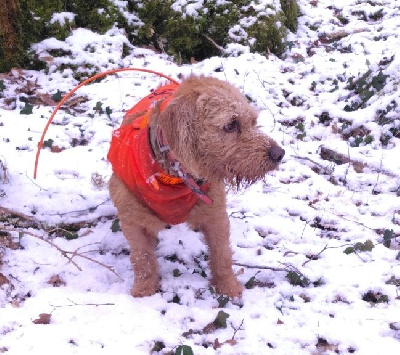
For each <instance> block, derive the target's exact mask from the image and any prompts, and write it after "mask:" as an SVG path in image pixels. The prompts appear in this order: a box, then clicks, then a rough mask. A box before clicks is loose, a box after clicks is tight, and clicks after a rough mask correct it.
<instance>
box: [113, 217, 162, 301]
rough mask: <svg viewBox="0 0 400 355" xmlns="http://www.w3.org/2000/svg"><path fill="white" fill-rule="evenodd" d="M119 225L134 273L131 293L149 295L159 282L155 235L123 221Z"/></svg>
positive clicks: (154, 291)
mask: <svg viewBox="0 0 400 355" xmlns="http://www.w3.org/2000/svg"><path fill="white" fill-rule="evenodd" d="M121 227H122V231H123V233H124V235H125V236H126V237H127V240H128V243H129V245H130V248H131V256H130V258H131V262H132V266H133V271H134V274H135V275H134V277H135V278H134V283H133V287H132V289H131V294H132V296H133V297H144V296H151V295H153V294H155V293H156V291H157V287H158V282H159V274H158V262H157V257H156V254H155V248H156V237H155V236H153V235H150V234H149V232H147V231H146V230H145V229H144V228H141V227H137V226H136V227H132V226H126V225H125V226H124V223H123V221H121Z"/></svg>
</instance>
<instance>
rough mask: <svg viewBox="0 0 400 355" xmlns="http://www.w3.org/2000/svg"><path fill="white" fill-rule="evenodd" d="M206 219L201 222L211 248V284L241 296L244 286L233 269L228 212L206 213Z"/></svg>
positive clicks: (227, 293)
mask: <svg viewBox="0 0 400 355" xmlns="http://www.w3.org/2000/svg"><path fill="white" fill-rule="evenodd" d="M204 217H205V218H206V219H208V220H206V221H203V223H202V224H200V230H201V232H203V234H204V238H205V241H206V243H207V245H208V248H209V253H210V255H209V258H210V268H211V273H212V279H211V284H212V285H213V286H215V288H216V291H217V292H218V293H219V294H222V295H226V296H229V297H232V298H233V297H240V296H241V295H242V292H243V286H242V285H241V284H240V282H239V281H238V279H237V278H236V276H235V274H234V273H233V270H232V250H231V247H230V244H229V234H230V233H229V229H230V228H229V219H228V216H227V214H226V212H225V211H224V212H221V213H220V214H206V215H205V216H204Z"/></svg>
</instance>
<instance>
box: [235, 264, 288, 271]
mask: <svg viewBox="0 0 400 355" xmlns="http://www.w3.org/2000/svg"><path fill="white" fill-rule="evenodd" d="M234 265H237V266H242V267H245V268H248V269H260V270H272V271H288V270H287V268H280V267H274V266H265V265H248V264H242V263H234Z"/></svg>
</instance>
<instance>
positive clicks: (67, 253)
mask: <svg viewBox="0 0 400 355" xmlns="http://www.w3.org/2000/svg"><path fill="white" fill-rule="evenodd" d="M0 230H4V231H6V232H17V233H22V234H26V235H29V236H31V237H34V238H36V239H38V240H41V241H42V242H45V243H47V244H49V245H50V246H52V247H53V248H55V249H57V250H58V251H59V252H60V254H61V255H62V256H63V257H65V258H66V259H67V260H68V262H70V263H71V264H72V265H74V266H75V267H76V268H77V269H78V270H79V271H83V270H82V268H81V267H80V266H79V265H78V264H77V263H76V261H75V260H74V258H75V257H80V258H82V259H85V260H88V261H91V262H93V263H95V264H97V265H100V266H102V267H104V268H106V269H107V270H108V271H110V272H111V273H112V274H114V275H115V276H117V277H118V278H119V279H120V280H121V281H123V278H122V277H121V276H120V275H118V274H117V272H116V271H115V270H114V268H113V267H112V266H109V265H106V264H104V263H102V262H100V261H98V260H96V259H93V258H91V257H89V256H87V255H84V254H82V253H81V252H79V250H80V249H82V248H83V247H86V246H87V245H85V246H82V247H79V248H78V249H76V250H74V251H68V250H64V249H62V248H60V247H59V246H58V245H57V244H55V243H54V242H52V241H51V240H49V239H46V238H45V237H43V236H40V235H37V234H35V233H32V232H30V231H26V230H22V229H19V228H10V227H6V226H4V225H0ZM50 232H54V230H52V231H50ZM89 245H90V244H89Z"/></svg>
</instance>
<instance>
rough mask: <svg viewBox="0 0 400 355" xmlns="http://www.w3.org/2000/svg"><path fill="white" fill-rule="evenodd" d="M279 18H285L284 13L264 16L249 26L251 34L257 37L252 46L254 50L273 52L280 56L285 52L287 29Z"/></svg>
mask: <svg viewBox="0 0 400 355" xmlns="http://www.w3.org/2000/svg"><path fill="white" fill-rule="evenodd" d="M279 20H283V16H282V14H277V15H276V16H263V17H261V18H258V20H257V22H255V23H254V24H253V25H252V26H250V27H249V28H248V33H249V35H250V36H251V37H254V38H255V39H256V41H255V43H254V44H253V45H252V46H250V48H251V49H252V50H254V51H255V52H259V53H268V52H271V53H273V54H275V55H277V56H278V57H280V56H281V55H282V54H283V52H284V51H285V49H286V44H285V39H286V35H287V29H286V27H284V26H283V25H282V23H280V21H279Z"/></svg>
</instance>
